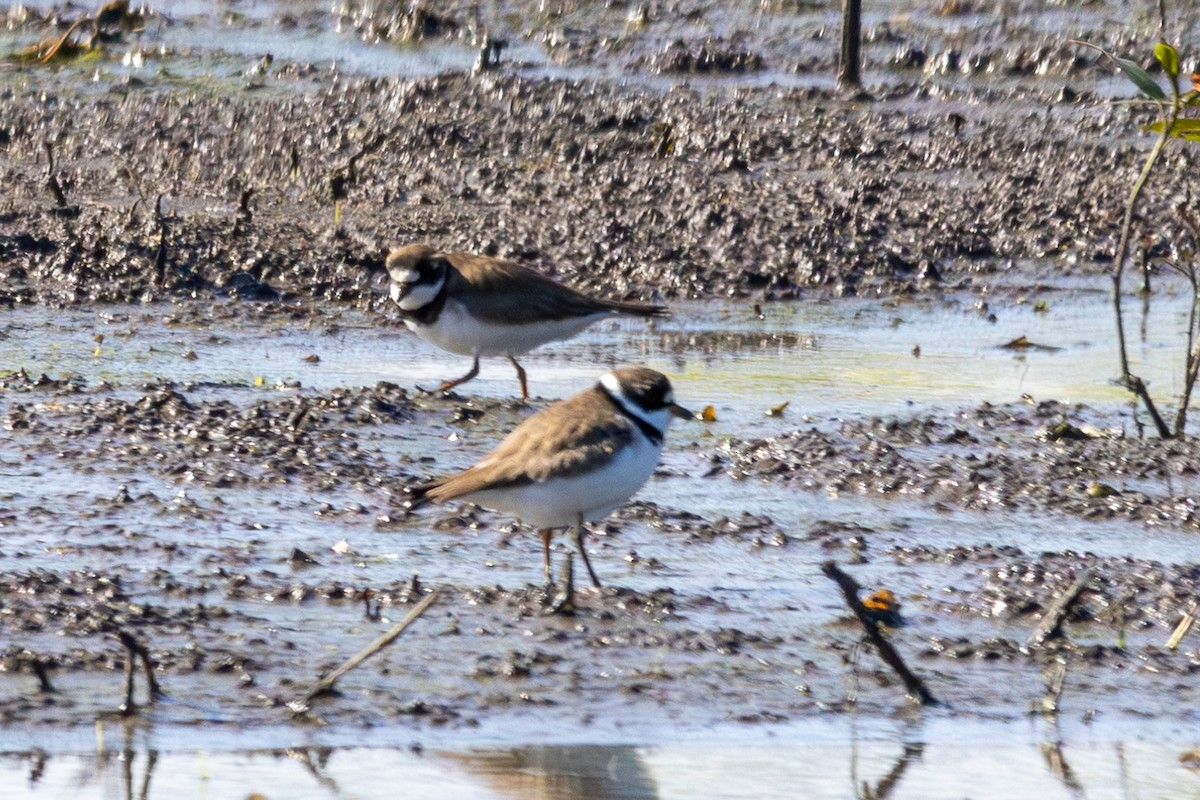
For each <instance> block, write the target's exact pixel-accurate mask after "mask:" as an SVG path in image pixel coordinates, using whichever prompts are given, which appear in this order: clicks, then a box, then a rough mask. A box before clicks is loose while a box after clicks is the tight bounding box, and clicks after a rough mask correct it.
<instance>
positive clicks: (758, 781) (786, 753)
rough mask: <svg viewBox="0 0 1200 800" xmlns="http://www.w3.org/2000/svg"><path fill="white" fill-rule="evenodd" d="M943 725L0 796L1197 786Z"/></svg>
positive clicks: (990, 792)
mask: <svg viewBox="0 0 1200 800" xmlns="http://www.w3.org/2000/svg"><path fill="white" fill-rule="evenodd" d="M943 723H944V724H945V725H946V726H947V727H946V728H945V729H944V730H942V731H941V732H940V733H938V734H937V737H938V739H939V741H938V742H937V743H932V744H931V743H929V742H896V741H878V740H872V741H865V742H860V743H858V744H853V743H851V742H848V741H842V742H840V743H835V742H824V741H819V740H817V741H805V742H794V743H791V744H777V745H770V744H761V743H760V744H746V743H740V744H733V743H725V744H686V743H684V744H673V745H657V746H652V747H645V748H637V747H630V746H626V745H615V746H600V745H576V746H556V745H533V746H528V747H505V748H498V749H478V750H468V751H463V750H454V751H446V750H442V751H429V752H423V751H421V750H420V749H419V748H418V749H412V748H396V749H388V748H367V747H348V748H338V747H316V746H310V747H298V748H283V749H277V750H251V751H232V752H215V753H209V752H206V751H202V750H201V751H182V752H171V751H162V750H157V749H136V748H134V747H132V746H129V747H124V748H123V749H121V750H119V751H113V752H107V753H101V754H99V755H61V754H59V755H56V754H53V753H49V752H47V751H45V750H31V751H27V752H23V753H9V754H0V797H3V798H6V799H7V798H14V797H15V798H26V797H28V798H58V797H70V798H77V799H78V800H86V799H87V798H106V799H109V798H120V799H121V800H170V798H176V797H212V798H226V797H229V798H264V799H266V798H270V800H275V799H276V798H284V797H286V798H289V800H306V799H307V798H313V799H314V800H316V799H317V798H356V800H373V799H374V798H379V799H380V800H383V798H389V799H391V798H396V797H436V798H438V800H509V798H522V800H549V799H550V798H554V800H584V799H585V798H586V799H587V800H646V799H647V798H654V799H655V800H670V798H689V799H690V798H695V797H705V798H734V797H737V798H743V797H746V798H749V797H754V798H759V799H760V800H776V799H777V798H778V799H779V800H782V799H783V798H789V800H790V798H796V797H803V798H806V799H807V800H820V798H831V799H832V798H837V800H843V799H844V798H847V797H854V798H857V799H858V800H901V799H902V798H921V799H922V800H931V799H932V798H962V797H972V798H974V799H975V800H985V799H986V798H997V799H999V798H1011V797H1038V798H1042V800H1056V799H1057V798H1062V799H1063V800H1071V799H1072V798H1089V799H1090V800H1105V799H1106V798H1111V800H1127V799H1128V798H1144V797H1154V798H1162V800H1176V798H1177V799H1178V800H1185V798H1186V799H1187V800H1194V799H1195V797H1196V796H1197V794H1196V793H1197V792H1198V791H1200V777H1198V776H1197V775H1195V774H1194V773H1191V772H1189V770H1187V769H1186V768H1185V767H1183V766H1181V765H1180V762H1179V753H1180V752H1181V750H1184V749H1186V747H1187V746H1188V745H1189V744H1190V743H1189V742H1183V741H1175V742H1171V743H1165V742H1156V743H1154V744H1148V743H1145V742H1134V743H1130V742H1107V743H1092V744H1086V743H1075V744H1073V745H1071V746H1070V747H1068V746H1067V745H1066V744H1065V743H1064V742H1063V741H1062V740H1061V739H1059V738H1057V736H1056V735H1055V731H1054V730H1053V728H1054V726H1053V724H1051V730H1050V731H1049V732H1047V733H1046V736H1045V739H1044V740H1043V741H1041V742H1037V741H1026V742H1025V743H1019V744H1018V743H1013V742H1012V741H1011V740H1007V739H1006V737H1005V736H1004V735H1001V736H999V737H998V738H991V739H987V740H986V742H985V740H984V739H981V738H980V736H981V735H986V733H987V732H991V733H997V730H996V728H997V727H1000V728H1003V727H1005V726H1004V725H1003V724H1000V723H992V724H985V725H984V727H985V728H987V729H988V730H987V731H984V730H981V729H980V727H979V726H980V723H979V721H976V722H975V723H972V722H971V721H969V720H965V719H963V718H958V719H955V720H943ZM1035 727H1036V726H1035ZM951 728H953V729H956V730H959V731H960V732H961V733H962V737H963V738H962V740H961V741H950V740H944V738H943V737H945V736H947V735H948V734H949V730H950V729H951ZM927 732H928V731H927ZM1009 732H1011V730H1010V731H1009ZM1030 733H1034V732H1033V731H1030ZM910 734H911V732H909V733H906V734H902V737H904V736H908V735H910ZM1034 735H1035V737H1036V734H1034ZM1068 759H1069V760H1068ZM847 784H849V785H850V787H852V788H850V789H849V790H848V788H847Z"/></svg>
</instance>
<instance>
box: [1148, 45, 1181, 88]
mask: <svg viewBox="0 0 1200 800" xmlns="http://www.w3.org/2000/svg"><path fill="white" fill-rule="evenodd" d="M1154 57H1155V58H1157V59H1158V63H1160V64H1162V68H1163V69H1164V70H1166V73H1167V74H1168V75H1170V76H1171V80H1175V79H1176V78H1178V77H1179V54H1178V53H1176V52H1175V48H1174V47H1171V45H1169V44H1167V43H1166V42H1159V43H1158V44H1156V45H1154Z"/></svg>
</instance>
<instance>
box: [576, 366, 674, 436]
mask: <svg viewBox="0 0 1200 800" xmlns="http://www.w3.org/2000/svg"><path fill="white" fill-rule="evenodd" d="M600 385H601V386H602V387H603V388H604V390H605V391H606V392H608V394H609V396H610V397H612V398H613V400H615V401H616V402H618V403H620V404H621V407H622V408H624V409H625V411H626V412H628V413H630V414H632V415H634V416H636V417H638V418H639V419H641V420H643V421H644V422H646V423H647V424H648V425H650V426H651V427H652V428H654V429H655V430H656V431H659V433H660V434H664V433H666V432H667V428H668V427H669V426H670V424H671V417H679V418H680V419H695V418H696V415H695V414H693V413H692V412H691V411H688V410H687V409H686V408H684V407H683V406H681V405H679V404H678V403H676V402H675V392H674V391H673V390H672V389H671V381H670V380H668V379H667V376H666V375H663V374H662V373H661V372H656V371H655V370H652V369H649V368H647V367H622V368H621V369H615V370H613V371H612V372H609V373H606V374H605V375H603V376H601V378H600Z"/></svg>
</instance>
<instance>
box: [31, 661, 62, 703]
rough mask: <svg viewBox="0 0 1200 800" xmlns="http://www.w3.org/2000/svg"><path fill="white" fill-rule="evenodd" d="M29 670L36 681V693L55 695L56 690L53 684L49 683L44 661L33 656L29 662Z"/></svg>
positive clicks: (47, 668)
mask: <svg viewBox="0 0 1200 800" xmlns="http://www.w3.org/2000/svg"><path fill="white" fill-rule="evenodd" d="M29 668H30V669H31V670H33V674H34V675H35V676H36V677H37V679H38V691H39V692H41V693H42V694H57V693H58V690H57V689H55V688H54V684H52V683H50V672H49V665H48V664H47V663H46V659H45V658H42V657H40V656H34V657H33V658H31V659H30V661H29Z"/></svg>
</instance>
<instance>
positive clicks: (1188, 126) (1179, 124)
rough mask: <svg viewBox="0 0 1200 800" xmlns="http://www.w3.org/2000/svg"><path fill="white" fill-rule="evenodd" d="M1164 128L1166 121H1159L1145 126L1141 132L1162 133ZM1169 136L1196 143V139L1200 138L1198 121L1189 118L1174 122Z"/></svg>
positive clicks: (1199, 122) (1199, 120) (1199, 121)
mask: <svg viewBox="0 0 1200 800" xmlns="http://www.w3.org/2000/svg"><path fill="white" fill-rule="evenodd" d="M1166 126H1167V122H1166V120H1159V121H1158V122H1154V123H1151V124H1149V125H1147V126H1145V128H1143V130H1147V131H1154V132H1155V133H1162V132H1163V129H1164V128H1165V127H1166ZM1171 135H1172V136H1182V137H1183V138H1184V139H1187V140H1189V141H1193V142H1194V141H1196V140H1197V138H1198V137H1200V119H1190V118H1189V119H1177V120H1175V124H1174V125H1172V126H1171Z"/></svg>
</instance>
